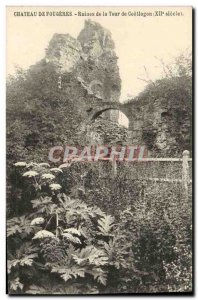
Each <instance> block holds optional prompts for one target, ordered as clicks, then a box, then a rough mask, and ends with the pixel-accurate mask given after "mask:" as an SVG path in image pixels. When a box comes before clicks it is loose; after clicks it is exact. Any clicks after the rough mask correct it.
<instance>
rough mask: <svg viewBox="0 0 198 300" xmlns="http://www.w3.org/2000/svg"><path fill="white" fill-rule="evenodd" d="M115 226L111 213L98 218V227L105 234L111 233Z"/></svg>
mask: <svg viewBox="0 0 198 300" xmlns="http://www.w3.org/2000/svg"><path fill="white" fill-rule="evenodd" d="M114 226H115V224H114V218H113V217H111V216H109V215H104V216H103V217H102V218H101V219H100V220H98V229H99V230H100V233H102V234H103V235H109V234H110V232H111V230H112V229H113V227H114Z"/></svg>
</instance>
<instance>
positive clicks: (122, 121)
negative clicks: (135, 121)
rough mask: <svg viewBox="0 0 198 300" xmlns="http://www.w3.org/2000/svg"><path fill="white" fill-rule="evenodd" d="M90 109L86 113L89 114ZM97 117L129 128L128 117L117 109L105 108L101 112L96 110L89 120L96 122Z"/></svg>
mask: <svg viewBox="0 0 198 300" xmlns="http://www.w3.org/2000/svg"><path fill="white" fill-rule="evenodd" d="M91 111H92V109H89V111H87V112H88V113H91ZM107 112H108V113H107ZM98 117H101V118H106V119H110V120H112V121H115V122H118V124H119V125H121V126H123V127H126V128H128V127H129V119H128V117H127V116H126V115H125V114H124V113H123V112H122V111H121V110H120V109H118V108H114V107H107V108H104V109H101V110H98V111H96V112H94V113H93V115H92V117H91V120H92V121H93V120H96V119H97V118H98Z"/></svg>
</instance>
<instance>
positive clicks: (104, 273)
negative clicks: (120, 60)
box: [7, 57, 192, 294]
mask: <svg viewBox="0 0 198 300" xmlns="http://www.w3.org/2000/svg"><path fill="white" fill-rule="evenodd" d="M176 66H177V68H175V66H173V68H172V69H171V68H169V67H168V69H167V66H164V72H165V77H164V78H163V79H161V80H158V81H156V82H154V83H153V82H151V83H150V84H149V85H148V87H147V88H146V89H145V91H144V92H142V93H141V94H140V95H139V96H138V97H137V99H135V100H133V101H137V102H139V103H142V105H144V103H146V102H148V101H149V103H150V104H152V101H154V100H155V99H158V98H160V99H162V98H163V99H164V103H165V104H164V105H165V106H166V107H168V110H167V111H168V113H167V114H166V112H165V113H164V115H163V116H162V117H164V118H168V119H170V122H169V123H167V124H168V125H169V127H170V128H171V130H172V131H171V132H172V134H173V135H175V136H176V138H177V142H178V144H179V145H182V146H181V150H182V149H189V150H190V143H191V142H190V137H189V136H190V135H189V132H190V125H189V124H188V122H187V121H188V120H189V116H191V104H190V101H191V98H192V88H191V82H192V75H191V71H190V70H191V65H190V60H188V59H187V60H186V59H184V57H180V58H178V61H177V62H176ZM58 78H59V75H58V73H56V70H55V68H54V66H53V64H51V63H46V62H45V60H43V61H41V62H39V63H38V64H36V65H34V66H32V67H31V68H30V69H29V70H27V72H25V71H23V70H18V73H17V75H16V76H15V77H10V78H9V80H8V87H7V170H8V172H7V176H8V180H7V197H8V201H7V258H8V263H7V270H8V273H9V274H8V291H9V293H10V294H98V293H99V294H108V293H152V292H191V291H192V215H191V214H192V205H191V201H192V195H191V192H190V193H189V195H188V199H186V197H184V196H183V191H182V185H181V183H175V182H168V183H167V182H163V183H160V182H153V181H152V182H151V181H150V182H149V181H147V180H146V179H147V178H146V177H152V175H153V174H155V175H156V173H157V171H158V170H160V171H161V173H163V174H162V177H164V176H165V175H166V176H168V177H171V178H172V179H175V178H177V177H178V174H179V172H180V170H178V168H179V167H178V166H177V167H176V168H174V166H170V165H168V167H166V168H165V167H164V166H161V167H160V168H159V167H158V165H157V166H156V165H154V164H153V169H152V170H151V168H149V164H148V166H147V170H145V169H144V168H140V167H139V168H138V167H137V165H135V164H134V165H133V168H130V170H132V171H130V172H131V173H133V174H131V173H130V172H129V167H131V166H130V165H128V166H126V165H122V164H119V163H118V164H117V168H118V172H117V175H116V177H115V176H113V174H112V165H111V163H110V162H106V161H103V162H98V163H93V164H88V163H79V162H77V161H76V160H75V159H73V160H71V161H68V162H67V163H64V164H63V165H61V166H60V165H58V164H52V163H51V162H50V164H48V162H47V155H48V151H49V148H50V147H52V146H55V145H64V144H65V143H66V144H67V143H68V141H69V143H70V144H73V145H75V144H78V145H83V144H84V143H85V140H86V138H87V137H88V138H89V137H90V138H91V139H92V140H94V139H95V141H96V142H98V141H100V140H101V139H102V141H103V143H107V144H108V145H110V144H117V143H118V144H122V142H123V141H125V140H126V139H127V132H126V129H125V128H121V127H120V126H118V125H116V124H114V123H113V122H109V121H107V120H104V119H102V118H99V119H97V120H96V121H95V123H93V124H92V125H91V126H90V128H88V126H87V129H88V131H89V132H86V134H87V136H86V137H85V132H84V133H82V132H81V128H79V124H81V121H82V115H81V113H82V111H79V110H80V108H79V107H80V106H79V107H78V104H79V103H81V102H82V103H83V101H84V100H83V99H82V98H83V97H84V95H83V97H82V94H83V92H85V91H82V90H80V87H78V88H77V86H79V83H78V81H77V80H76V78H75V76H74V74H70V73H65V74H63V75H62V82H61V84H62V89H59V87H58ZM85 98H86V97H85ZM73 99H76V101H79V102H75V101H73ZM82 103H81V104H82ZM128 105H129V106H130V103H128ZM151 107H152V105H151ZM170 111H171V115H170ZM74 116H75V117H74ZM185 118H186V120H187V119H188V120H187V121H186V122H184V119H185ZM150 121H152V120H148V122H147V124H146V125H145V128H144V130H143V138H144V141H145V143H146V145H147V146H148V147H149V146H151V148H152V146H153V144H154V140H155V132H154V130H153V123H152V122H150ZM181 124H183V125H181ZM170 128H169V129H170ZM178 128H180V130H178V132H175V130H177V129H178ZM185 132H187V134H185ZM88 133H89V134H90V136H89V135H88ZM152 150H155V149H152ZM171 150H173V151H175V150H174V149H171ZM43 161H44V162H43ZM16 162H17V163H16ZM140 169H141V170H140ZM156 170H157V171H156ZM137 173H138V174H139V176H138V178H139V179H138V178H136V174H137ZM129 175H134V177H133V176H132V178H129ZM158 175H159V174H158ZM140 177H142V178H141V179H140ZM153 177H156V176H153ZM158 177H160V178H161V174H160V175H159V176H158ZM189 189H190V186H189Z"/></svg>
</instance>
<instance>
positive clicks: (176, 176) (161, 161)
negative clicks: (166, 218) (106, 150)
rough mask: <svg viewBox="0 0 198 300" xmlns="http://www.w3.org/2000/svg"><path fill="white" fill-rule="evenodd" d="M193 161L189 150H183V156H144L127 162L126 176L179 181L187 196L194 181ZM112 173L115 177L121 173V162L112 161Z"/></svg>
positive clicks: (161, 180)
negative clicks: (191, 175)
mask: <svg viewBox="0 0 198 300" xmlns="http://www.w3.org/2000/svg"><path fill="white" fill-rule="evenodd" d="M191 162H192V159H191V158H190V153H189V151H188V150H185V151H184V152H183V156H182V158H144V159H142V160H141V161H133V162H129V163H128V164H126V163H125V172H126V177H125V178H128V179H138V180H146V181H155V182H178V183H181V184H182V187H183V190H184V194H185V195H186V196H187V195H188V188H189V183H191V182H192V179H191V178H190V174H192V172H191V169H192V165H191ZM156 163H157V166H156ZM181 164H182V165H181ZM120 165H121V164H120ZM122 169H123V168H122ZM112 173H113V177H116V176H117V175H118V173H119V163H118V162H116V161H113V162H112ZM152 175H153V176H152Z"/></svg>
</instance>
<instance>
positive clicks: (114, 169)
mask: <svg viewBox="0 0 198 300" xmlns="http://www.w3.org/2000/svg"><path fill="white" fill-rule="evenodd" d="M112 171H113V178H115V177H116V176H117V162H116V160H112Z"/></svg>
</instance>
